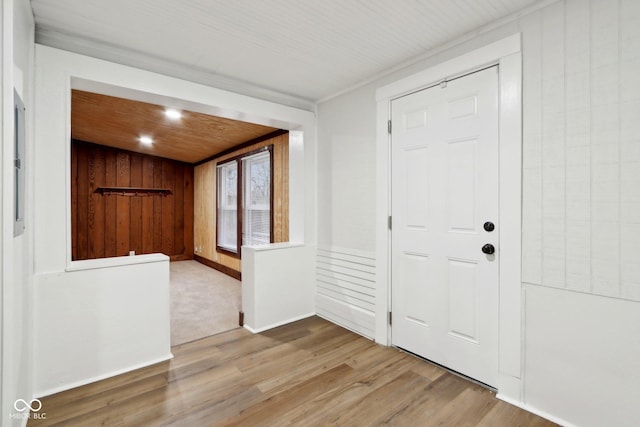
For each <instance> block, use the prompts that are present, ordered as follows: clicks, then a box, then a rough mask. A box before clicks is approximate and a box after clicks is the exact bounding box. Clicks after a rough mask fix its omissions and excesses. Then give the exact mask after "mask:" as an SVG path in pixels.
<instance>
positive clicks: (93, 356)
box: [33, 254, 171, 410]
mask: <svg viewBox="0 0 640 427" xmlns="http://www.w3.org/2000/svg"><path fill="white" fill-rule="evenodd" d="M127 258H131V259H132V260H131V261H135V262H136V264H129V263H128V262H129V261H130V260H129V259H127ZM108 264H111V265H110V266H108ZM81 266H82V269H77V270H74V269H72V270H69V271H64V272H59V273H45V274H38V275H36V278H35V283H36V285H35V286H36V298H35V301H34V304H33V309H34V311H35V336H36V340H35V347H34V349H35V354H36V359H35V362H36V363H35V371H34V378H35V395H36V396H38V397H41V396H48V395H51V394H54V393H57V392H58V391H61V390H66V389H69V388H71V387H75V386H79V385H83V384H87V383H89V382H93V381H96V380H99V379H103V378H107V377H110V376H113V375H115V374H118V373H122V372H126V371H128V370H131V369H135V368H138V367H142V366H146V365H150V364H153V363H157V362H161V361H163V360H167V359H170V358H171V351H170V348H171V337H170V324H169V323H170V322H169V310H170V301H169V257H168V256H166V255H162V254H151V255H139V256H134V257H120V258H106V259H99V260H89V261H86V262H83V263H81ZM44 410H47V408H44Z"/></svg>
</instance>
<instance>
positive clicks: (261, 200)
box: [217, 146, 273, 256]
mask: <svg viewBox="0 0 640 427" xmlns="http://www.w3.org/2000/svg"><path fill="white" fill-rule="evenodd" d="M271 164H272V146H269V147H265V148H264V149H262V150H260V151H259V152H254V153H250V154H247V155H244V156H241V157H238V158H235V159H233V160H231V161H228V162H225V163H220V164H218V166H217V183H218V188H217V190H218V198H217V201H218V206H217V248H218V250H222V251H224V252H230V253H232V254H235V255H237V256H239V255H240V245H261V244H268V243H271V241H272V232H271V229H272V224H271V222H272V221H271V211H272V204H273V199H272V185H273V178H272V172H273V171H272V169H273V168H272V166H271Z"/></svg>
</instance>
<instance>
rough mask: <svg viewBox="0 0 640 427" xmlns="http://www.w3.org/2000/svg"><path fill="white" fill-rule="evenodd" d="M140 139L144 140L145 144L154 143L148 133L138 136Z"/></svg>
mask: <svg viewBox="0 0 640 427" xmlns="http://www.w3.org/2000/svg"><path fill="white" fill-rule="evenodd" d="M138 141H140V142H142V143H143V144H153V138H151V137H150V136H147V135H142V136H141V137H140V138H138Z"/></svg>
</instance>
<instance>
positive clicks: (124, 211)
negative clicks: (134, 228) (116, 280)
mask: <svg viewBox="0 0 640 427" xmlns="http://www.w3.org/2000/svg"><path fill="white" fill-rule="evenodd" d="M130 160H131V159H130V157H129V153H128V152H123V151H120V152H118V154H117V156H116V185H117V186H118V187H128V186H129V185H130V182H131V178H130ZM106 197H116V254H118V255H119V256H122V255H128V254H129V250H130V246H129V233H130V231H131V230H130V228H129V219H130V215H131V211H130V207H131V200H130V198H129V197H118V196H106Z"/></svg>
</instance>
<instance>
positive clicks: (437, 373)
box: [28, 317, 555, 427]
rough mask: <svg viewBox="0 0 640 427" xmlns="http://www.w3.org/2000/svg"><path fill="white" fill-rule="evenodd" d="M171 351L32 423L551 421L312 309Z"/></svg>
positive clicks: (58, 400) (47, 402) (539, 426)
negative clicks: (263, 328)
mask: <svg viewBox="0 0 640 427" xmlns="http://www.w3.org/2000/svg"><path fill="white" fill-rule="evenodd" d="M172 350H173V354H174V356H175V357H174V359H172V360H171V361H169V362H164V363H160V364H156V365H153V366H149V367H146V368H143V369H138V370H136V371H133V372H129V373H126V374H123V375H119V376H117V377H113V378H109V379H106V380H103V381H99V382H96V383H93V384H88V385H86V386H83V387H79V388H76V389H73V390H69V391H65V392H62V393H58V394H56V395H53V396H49V397H45V398H43V399H41V400H42V405H43V406H42V409H41V411H40V414H42V413H46V419H44V420H41V419H40V420H30V421H29V423H28V426H29V427H34V426H98V425H102V426H122V427H129V426H136V427H137V426H285V425H286V426H305V427H306V426H325V425H336V426H372V425H392V426H478V427H487V426H492V427H493V426H510V427H513V426H535V427H545V426H554V425H555V424H553V423H552V422H550V421H547V420H545V419H543V418H540V417H538V416H536V415H533V414H530V413H528V412H526V411H523V410H521V409H519V408H516V407H515V406H512V405H509V404H508V403H506V402H503V401H500V400H498V399H496V397H495V395H494V393H493V392H491V391H490V390H487V389H485V388H483V387H481V386H478V385H476V384H474V383H471V382H469V381H467V380H465V379H462V378H460V377H457V376H455V375H453V374H451V373H449V372H446V371H444V370H443V369H441V368H439V367H437V366H435V365H432V364H430V363H428V362H425V361H423V360H420V359H418V358H416V357H414V356H411V355H409V354H406V353H403V352H401V351H398V350H396V349H393V348H389V347H383V346H380V345H377V344H375V343H373V342H371V341H370V340H368V339H366V338H363V337H361V336H358V335H356V334H354V333H352V332H350V331H348V330H345V329H343V328H341V327H339V326H336V325H334V324H332V323H330V322H327V321H325V320H323V319H321V318H318V317H310V318H308V319H305V320H301V321H299V322H295V323H292V324H289V325H286V326H282V327H280V328H276V329H273V330H270V331H267V332H265V333H262V334H256V335H253V334H251V333H250V332H248V331H246V330H244V329H240V328H238V329H234V330H231V331H228V332H223V333H221V334H218V335H214V336H211V337H207V338H203V339H201V340H198V341H193V342H189V343H186V344H182V345H179V346H176V347H174V348H173V349H172Z"/></svg>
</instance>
